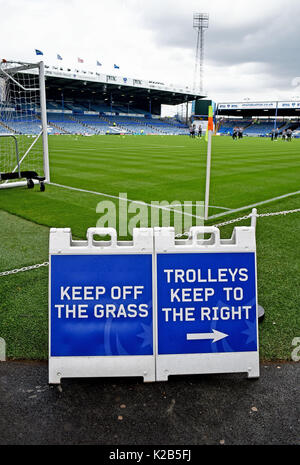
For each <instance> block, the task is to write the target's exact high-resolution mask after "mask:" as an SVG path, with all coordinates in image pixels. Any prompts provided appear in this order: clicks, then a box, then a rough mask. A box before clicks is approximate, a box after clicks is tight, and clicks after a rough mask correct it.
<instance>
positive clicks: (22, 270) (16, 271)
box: [0, 262, 49, 276]
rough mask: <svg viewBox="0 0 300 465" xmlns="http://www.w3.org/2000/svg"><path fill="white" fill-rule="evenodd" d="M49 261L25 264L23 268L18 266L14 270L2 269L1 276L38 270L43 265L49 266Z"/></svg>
mask: <svg viewBox="0 0 300 465" xmlns="http://www.w3.org/2000/svg"><path fill="white" fill-rule="evenodd" d="M48 265H49V262H44V263H38V264H36V265H30V266H23V267H22V268H16V269H14V270H9V271H1V272H0V276H8V275H10V274H16V273H20V272H24V271H29V270H36V269H37V268H41V267H42V266H48Z"/></svg>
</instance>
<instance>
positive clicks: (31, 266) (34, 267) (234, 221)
mask: <svg viewBox="0 0 300 465" xmlns="http://www.w3.org/2000/svg"><path fill="white" fill-rule="evenodd" d="M299 212H300V208H296V209H295V210H283V211H280V212H271V213H260V214H258V213H257V214H256V215H255V216H256V218H263V217H266V216H279V215H288V214H289V213H299ZM251 217H252V213H249V215H245V216H241V217H240V218H234V219H233V220H228V221H224V222H223V223H217V224H214V226H215V227H218V228H220V227H221V226H226V225H228V224H233V223H239V222H240V221H243V220H248V219H249V218H251ZM183 236H187V237H189V231H185V232H183V233H179V234H176V235H175V239H179V238H180V237H183ZM44 266H45V267H46V266H49V262H44V263H38V264H36V265H30V266H23V267H22V268H16V269H14V270H8V271H1V272H0V277H1V276H9V275H11V274H16V273H22V272H25V271H30V270H36V269H38V268H41V267H44Z"/></svg>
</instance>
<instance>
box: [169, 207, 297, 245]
mask: <svg viewBox="0 0 300 465" xmlns="http://www.w3.org/2000/svg"><path fill="white" fill-rule="evenodd" d="M299 212H300V208H296V209H294V210H283V211H280V212H270V213H256V214H254V216H255V217H256V218H263V217H266V216H279V215H288V214H289V213H299ZM252 216H253V214H252V213H249V215H245V216H241V217H239V218H234V219H232V220H228V221H224V222H223V223H217V224H214V225H213V226H215V227H216V228H220V227H222V226H226V225H228V224H233V223H239V222H240V221H243V220H248V219H249V218H251V217H252ZM182 236H188V237H189V231H185V232H183V233H179V234H176V236H175V239H179V238H180V237H182Z"/></svg>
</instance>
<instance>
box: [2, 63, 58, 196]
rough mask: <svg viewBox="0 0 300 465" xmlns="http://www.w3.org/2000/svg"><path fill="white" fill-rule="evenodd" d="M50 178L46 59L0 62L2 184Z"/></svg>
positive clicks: (30, 185) (28, 184) (32, 185)
mask: <svg viewBox="0 0 300 465" xmlns="http://www.w3.org/2000/svg"><path fill="white" fill-rule="evenodd" d="M49 181H50V172H49V157H48V130H47V112H46V92H45V77H44V63H43V62H39V63H34V64H33V63H20V62H12V61H6V60H2V62H1V63H0V188H8V187H15V186H24V185H25V186H26V185H27V186H28V188H32V187H34V184H36V183H39V184H40V189H41V191H43V190H44V189H45V182H49Z"/></svg>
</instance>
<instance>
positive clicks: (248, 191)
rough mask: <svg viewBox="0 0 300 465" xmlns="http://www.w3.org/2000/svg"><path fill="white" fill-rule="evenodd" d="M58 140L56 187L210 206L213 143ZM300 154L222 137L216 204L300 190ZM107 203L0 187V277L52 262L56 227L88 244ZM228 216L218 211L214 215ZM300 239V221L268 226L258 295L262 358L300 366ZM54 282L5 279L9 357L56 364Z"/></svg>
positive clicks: (40, 273)
mask: <svg viewBox="0 0 300 465" xmlns="http://www.w3.org/2000/svg"><path fill="white" fill-rule="evenodd" d="M49 139H50V157H51V177H52V181H53V182H55V183H59V184H64V185H68V186H73V187H78V188H83V189H88V190H93V191H98V192H103V193H107V194H111V195H117V196H118V195H119V193H122V192H126V193H127V195H128V198H132V199H135V200H144V201H147V202H150V201H152V200H169V201H173V200H178V201H184V200H189V201H197V200H203V196H204V179H205V158H206V153H205V151H206V144H205V142H204V141H203V140H202V141H199V140H198V139H195V140H191V139H189V138H188V137H184V136H183V137H170V136H169V137H168V136H165V137H164V136H157V137H156V136H149V137H147V136H144V137H141V136H140V137H139V136H136V137H135V136H129V137H125V138H122V137H107V136H103V137H101V136H95V137H94V136H93V137H73V136H52V137H50V138H49ZM299 155H300V141H296V140H294V141H293V142H292V143H291V144H287V143H284V142H281V141H279V142H277V143H271V142H270V140H265V139H254V138H253V139H252V138H251V139H245V140H243V141H239V142H236V143H234V142H233V141H232V140H231V139H230V138H227V137H222V138H221V137H220V138H219V137H215V138H214V140H213V163H212V184H211V187H212V190H211V202H210V203H211V205H215V206H224V207H228V208H232V209H233V208H239V207H242V206H245V205H249V204H252V203H256V202H260V201H263V200H267V199H269V198H272V197H276V196H279V195H283V194H286V193H289V192H295V191H298V190H299V189H300V187H299V186H300V182H299V180H300V163H299ZM100 200H104V198H103V197H99V196H96V195H92V194H88V193H82V192H75V191H70V190H66V189H62V188H59V187H55V186H53V185H50V186H47V188H46V192H44V193H41V192H39V190H38V189H37V188H35V189H34V190H27V189H25V188H24V189H23V188H19V189H8V190H0V208H2V210H3V211H2V212H1V213H0V221H1V241H0V271H2V270H6V269H12V268H19V267H22V266H26V265H29V264H34V263H42V262H44V261H45V260H47V258H48V257H47V254H48V227H71V228H72V233H73V234H74V235H75V236H77V237H85V234H86V229H87V228H88V227H92V226H95V224H96V221H97V219H98V217H99V214H97V212H96V206H97V203H98V202H99V201H100ZM299 205H300V195H297V196H293V197H289V198H286V199H282V200H280V201H276V202H273V203H270V204H265V205H263V206H261V207H259V212H260V213H262V212H267V211H277V210H285V209H294V208H299ZM6 212H10V213H13V214H14V215H9V214H8V213H6ZM220 212H221V210H217V209H210V214H211V215H212V214H215V213H220ZM248 212H249V211H247V210H246V211H243V212H242V215H244V214H247V213H248ZM239 215H240V213H236V214H232V215H231V216H229V218H231V217H234V216H235V217H237V216H239ZM26 220H28V221H26ZM209 223H212V221H210V222H209ZM240 224H247V221H245V222H243V223H240ZM41 225H44V226H41ZM45 226H46V227H45ZM231 232H232V226H226V227H224V228H222V236H223V237H228V236H229V235H230V234H231ZM299 233H300V214H293V215H288V216H280V217H270V218H262V219H259V220H258V226H257V248H258V296H259V303H260V304H261V305H262V306H263V307H264V308H265V310H266V319H265V321H264V322H263V323H262V324H261V325H260V350H261V358H262V359H267V360H278V359H284V360H288V359H290V354H291V351H292V349H293V347H292V345H291V343H292V340H293V338H295V337H299V335H300V325H299V316H298V315H299V306H300V289H299V284H298V276H299V271H300V270H299V268H300V259H299V245H298V242H299ZM47 279H48V269H47V268H41V269H38V270H35V271H29V272H26V273H19V274H17V275H11V276H7V277H0V295H1V299H0V337H4V339H5V340H6V342H7V349H8V356H9V357H14V358H33V359H41V358H47V345H48V335H47V333H48V329H47V312H48V311H47V299H48V288H47V285H48V282H47Z"/></svg>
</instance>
